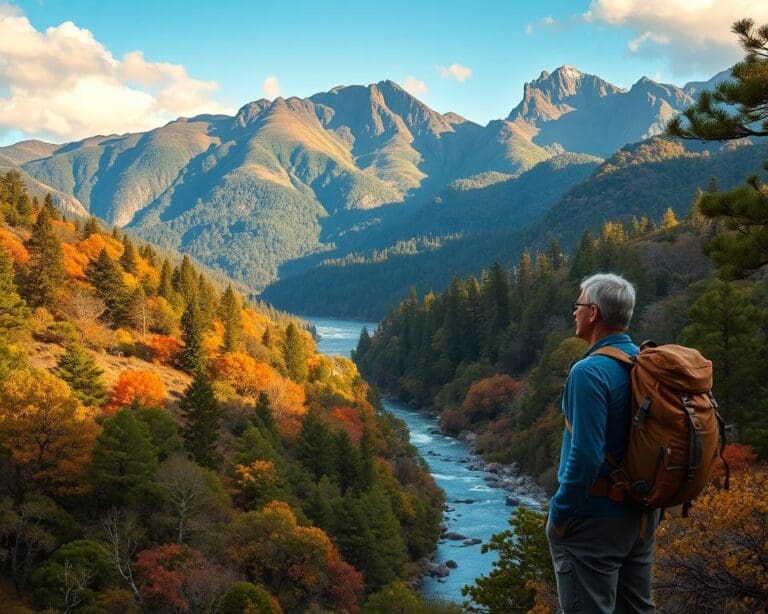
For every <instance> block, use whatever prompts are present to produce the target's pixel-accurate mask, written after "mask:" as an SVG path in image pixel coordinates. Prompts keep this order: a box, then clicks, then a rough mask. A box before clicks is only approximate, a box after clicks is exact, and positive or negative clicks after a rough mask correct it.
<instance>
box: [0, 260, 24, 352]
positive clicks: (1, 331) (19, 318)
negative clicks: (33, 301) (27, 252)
mask: <svg viewBox="0 0 768 614" xmlns="http://www.w3.org/2000/svg"><path fill="white" fill-rule="evenodd" d="M28 319H29V309H28V308H27V306H26V304H25V303H24V301H23V299H22V298H21V297H20V296H19V294H18V292H17V291H16V284H15V283H14V280H13V260H12V259H11V256H10V254H9V253H8V252H7V251H6V250H5V248H4V247H0V341H8V340H10V339H11V338H12V337H13V336H14V335H15V334H16V333H18V332H19V331H21V330H23V329H24V328H26V326H27V321H28Z"/></svg>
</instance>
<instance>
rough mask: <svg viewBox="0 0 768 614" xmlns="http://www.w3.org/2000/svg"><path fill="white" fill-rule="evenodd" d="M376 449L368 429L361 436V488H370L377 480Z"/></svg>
mask: <svg viewBox="0 0 768 614" xmlns="http://www.w3.org/2000/svg"><path fill="white" fill-rule="evenodd" d="M375 457H376V454H375V451H374V449H373V441H372V440H371V434H370V432H369V431H368V429H365V430H364V431H363V436H362V437H361V438H360V489H361V490H369V489H371V488H372V487H373V485H374V483H375V482H376V467H375V464H374V461H375Z"/></svg>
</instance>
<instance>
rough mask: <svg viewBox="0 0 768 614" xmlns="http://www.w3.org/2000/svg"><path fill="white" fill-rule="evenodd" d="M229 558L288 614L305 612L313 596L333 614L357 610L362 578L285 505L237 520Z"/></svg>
mask: <svg viewBox="0 0 768 614" xmlns="http://www.w3.org/2000/svg"><path fill="white" fill-rule="evenodd" d="M227 554H228V555H229V557H230V558H231V559H232V561H234V562H235V563H236V564H238V565H239V566H240V567H241V568H242V569H243V570H244V571H245V572H246V574H247V575H248V577H249V579H250V580H251V581H254V582H262V583H264V584H265V585H266V586H267V588H269V589H270V590H272V591H274V592H276V594H277V596H278V598H279V599H280V602H281V605H282V606H283V608H285V609H286V610H288V611H303V610H305V609H307V606H308V605H309V603H310V602H311V600H313V599H315V598H317V597H320V599H321V600H322V601H321V602H322V604H323V605H326V606H327V607H330V608H331V609H332V610H333V611H340V610H346V611H348V612H356V611H359V608H358V605H357V600H358V595H359V594H360V593H361V592H362V577H361V575H360V573H359V572H357V571H356V570H355V569H354V568H353V567H351V566H350V565H347V564H346V563H344V562H343V561H342V560H341V558H340V557H339V553H338V551H337V550H336V548H335V547H334V545H333V544H332V543H331V540H330V539H329V538H328V536H327V535H326V534H325V532H324V531H322V530H321V529H318V528H316V527H303V526H300V525H299V524H298V522H297V520H296V516H295V515H294V513H293V511H292V510H291V508H290V506H289V505H288V504H287V503H285V502H283V501H272V502H271V503H268V504H267V505H265V506H264V507H263V508H262V509H261V510H260V511H257V512H248V513H246V514H243V515H242V516H241V517H240V518H238V519H237V520H236V521H235V522H234V523H233V526H232V529H231V531H230V545H229V547H228V549H227ZM286 579H290V581H289V582H286Z"/></svg>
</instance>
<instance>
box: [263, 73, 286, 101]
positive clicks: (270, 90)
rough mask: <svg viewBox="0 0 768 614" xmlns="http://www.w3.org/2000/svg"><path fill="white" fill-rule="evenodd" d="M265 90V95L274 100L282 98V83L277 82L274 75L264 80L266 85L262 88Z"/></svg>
mask: <svg viewBox="0 0 768 614" xmlns="http://www.w3.org/2000/svg"><path fill="white" fill-rule="evenodd" d="M261 87H262V89H263V90H264V95H265V96H266V97H267V98H269V99H271V100H274V99H275V98H277V97H278V96H280V93H281V90H280V82H279V81H278V80H277V77H275V76H274V75H271V76H269V77H267V78H266V79H264V84H263V85H262V86H261Z"/></svg>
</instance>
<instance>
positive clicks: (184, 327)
mask: <svg viewBox="0 0 768 614" xmlns="http://www.w3.org/2000/svg"><path fill="white" fill-rule="evenodd" d="M203 331H204V329H203V323H202V318H201V316H200V309H199V308H198V306H197V301H196V300H192V301H191V302H190V303H189V304H188V305H187V308H186V309H185V310H184V315H182V316H181V340H182V341H183V342H184V347H183V348H182V349H181V351H180V352H179V359H178V360H179V366H180V367H181V368H182V369H184V370H185V371H187V372H189V373H195V372H196V371H198V370H200V369H203V368H205V350H204V349H203Z"/></svg>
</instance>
